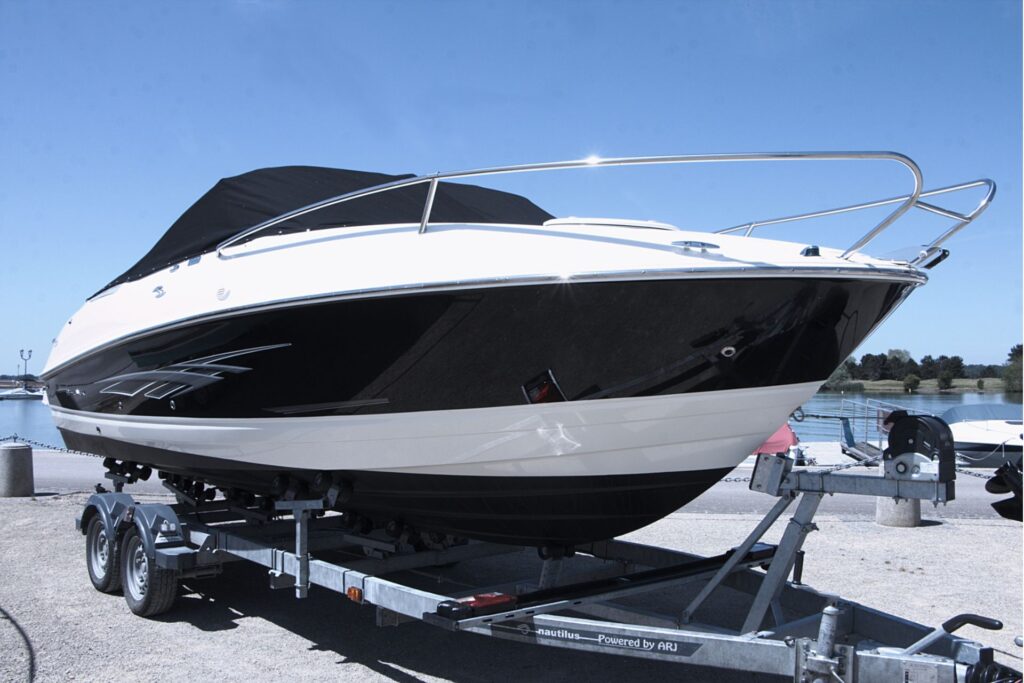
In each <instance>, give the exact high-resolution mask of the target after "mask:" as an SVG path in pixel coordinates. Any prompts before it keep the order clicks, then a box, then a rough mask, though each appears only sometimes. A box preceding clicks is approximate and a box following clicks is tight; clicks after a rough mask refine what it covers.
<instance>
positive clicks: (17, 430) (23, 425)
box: [0, 401, 64, 446]
mask: <svg viewBox="0 0 1024 683" xmlns="http://www.w3.org/2000/svg"><path fill="white" fill-rule="evenodd" d="M12 434H17V435H18V436H21V437H24V438H26V439H32V440H33V441H41V442H43V443H45V444H49V445H53V446H63V445H64V441H63V439H61V438H60V432H58V431H57V428H56V427H54V426H53V420H52V419H51V418H50V408H49V406H45V405H43V402H42V401H0V439H2V438H3V437H5V436H10V435H12Z"/></svg>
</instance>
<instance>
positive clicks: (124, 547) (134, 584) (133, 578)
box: [121, 527, 178, 617]
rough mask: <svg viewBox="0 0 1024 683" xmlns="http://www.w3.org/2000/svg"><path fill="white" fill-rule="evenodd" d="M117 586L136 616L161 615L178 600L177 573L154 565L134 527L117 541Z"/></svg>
mask: <svg viewBox="0 0 1024 683" xmlns="http://www.w3.org/2000/svg"><path fill="white" fill-rule="evenodd" d="M121 586H122V590H123V592H124V599H125V602H127V603H128V608H129V609H130V610H131V611H132V613H133V614H136V615H138V616H140V617H153V616H156V615H158V614H163V613H164V612H166V611H167V610H169V609H170V608H171V606H172V605H173V604H174V599H175V598H176V597H178V576H177V574H176V573H175V572H174V571H172V570H170V569H162V568H160V567H158V566H156V561H155V560H154V559H153V558H152V557H149V556H148V555H147V554H146V544H145V543H143V541H142V536H140V535H139V531H138V529H136V528H135V527H132V528H130V529H128V531H126V532H125V534H124V538H123V540H122V541H121Z"/></svg>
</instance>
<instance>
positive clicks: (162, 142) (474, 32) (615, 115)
mask: <svg viewBox="0 0 1024 683" xmlns="http://www.w3.org/2000/svg"><path fill="white" fill-rule="evenodd" d="M823 149H824V150H839V149H892V150H896V151H900V152H903V153H905V154H908V155H909V156H911V157H912V158H914V159H915V160H916V161H917V162H918V163H919V164H920V165H921V167H922V169H923V171H924V177H925V184H926V186H928V187H937V186H942V185H948V184H952V183H956V182H960V181H963V180H969V179H973V178H977V177H991V178H993V179H994V180H996V182H997V183H998V184H999V192H998V195H997V197H996V201H995V203H994V204H993V206H992V208H991V209H990V210H989V212H988V213H987V214H985V215H984V216H983V217H982V218H980V219H979V220H978V222H977V223H976V224H975V225H972V226H970V227H969V228H967V230H966V231H964V232H963V233H961V234H960V235H958V236H957V237H955V238H954V239H953V240H952V241H951V242H950V243H948V245H947V246H948V247H949V248H950V249H951V250H952V252H953V253H952V256H951V257H950V258H949V260H948V261H947V262H945V263H944V264H942V265H941V266H940V267H938V268H936V269H935V270H934V271H932V281H931V282H930V283H929V284H928V285H927V286H926V287H924V288H923V289H922V290H920V291H918V292H916V293H915V294H914V295H913V296H912V297H911V299H910V300H909V301H908V302H907V304H906V305H905V306H904V307H903V308H902V309H901V310H900V311H898V312H897V313H896V314H895V315H894V316H893V317H892V318H891V319H890V320H889V321H888V322H887V323H886V325H885V326H884V327H883V328H882V329H881V330H880V331H879V332H877V333H876V334H875V335H874V336H873V337H872V338H871V339H869V340H868V342H867V343H866V344H865V345H864V346H863V347H862V348H861V349H860V350H859V351H858V355H859V354H862V353H864V352H884V351H885V350H886V349H888V348H892V347H900V348H907V349H909V350H910V351H911V353H912V354H913V355H914V356H915V357H917V358H920V357H921V356H923V355H925V354H933V355H938V354H941V353H946V354H959V355H961V356H963V357H964V358H965V359H966V360H967V362H984V363H990V362H993V363H998V362H1002V361H1003V360H1004V359H1005V357H1006V352H1007V350H1008V349H1009V347H1010V346H1011V345H1012V344H1015V343H1019V342H1020V341H1021V311H1022V302H1021V258H1022V255H1021V254H1022V251H1021V235H1022V230H1021V5H1020V3H1019V2H1016V1H1013V2H1010V1H1007V2H1001V1H998V0H989V1H986V2H898V3H890V2H856V3H848V2H838V1H837V2H806V1H805V2H710V1H708V2H698V1H691V2H636V1H633V2H604V3H602V2H505V3H494V2H432V3H427V2H366V3H360V2H344V3H326V2H322V3H321V2H304V3H286V2H269V1H250V2H242V1H239V2H220V3H208V2H182V3H160V4H157V3H136V2H124V3H102V2H100V3H76V2H58V3H45V2H12V1H11V0H0V253H2V254H3V257H2V260H3V275H2V277H0V315H2V318H3V321H4V322H3V325H2V326H0V373H5V372H13V371H14V370H15V368H16V366H17V365H18V363H19V361H18V349H20V348H33V349H34V350H35V355H34V357H33V361H32V363H31V365H30V370H35V371H39V370H40V369H41V367H42V360H43V358H44V357H45V355H46V353H47V351H48V348H49V344H50V339H51V338H52V337H53V335H54V334H55V333H56V331H57V330H58V329H59V328H60V326H61V324H62V323H63V321H64V320H66V319H67V317H68V316H70V315H71V314H72V313H73V312H74V311H75V310H76V309H77V308H78V307H79V306H80V305H81V303H82V301H83V300H84V299H85V298H86V297H87V296H89V295H90V294H92V293H93V292H95V291H96V290H97V289H98V288H99V287H101V286H102V285H103V284H104V283H106V282H108V281H109V280H110V279H112V278H113V277H114V276H115V275H117V274H119V273H120V272H121V271H123V270H125V269H126V268H127V267H128V266H129V265H131V264H132V263H133V262H134V261H135V260H137V259H138V258H139V257H140V256H141V255H142V254H143V253H144V252H145V251H146V250H148V249H149V248H150V246H152V244H153V243H154V242H155V241H156V240H157V239H158V237H159V236H160V235H161V234H162V233H163V231H164V230H165V229H166V227H167V226H168V225H170V224H171V223H172V222H173V221H174V220H175V218H177V216H178V215H179V214H180V213H181V212H182V211H184V209H185V208H187V206H188V205H189V204H190V203H191V202H193V201H194V200H195V199H196V198H198V197H199V196H200V195H201V194H202V193H203V192H204V191H205V190H206V189H208V188H209V187H210V186H211V185H213V184H214V183H215V182H216V181H217V179H218V178H221V177H224V176H229V175H234V174H237V173H241V172H244V171H247V170H251V169H253V168H259V167H265V166H275V165H285V164H313V165H325V166H336V167H342V168H357V169H365V170H377V171H383V172H395V173H398V172H417V173H423V172H430V171H436V170H455V169H464V168H474V167H481V166H489V165H500V164H513V163H526V162H533V161H548V160H559V159H569V158H579V157H584V156H587V155H590V154H600V155H603V156H626V155H646V154H686V153H705V152H745V151H778V150H823ZM556 181H557V182H556ZM495 186H497V187H503V188H507V189H511V190H514V191H522V192H524V193H528V194H529V195H530V196H531V198H534V199H535V201H537V203H538V204H540V205H542V206H544V207H545V208H547V209H548V210H549V211H551V212H552V213H555V214H575V215H595V214H596V215H612V216H629V217H639V218H651V219H661V220H668V221H671V222H675V223H676V224H678V225H681V226H685V227H698V228H702V229H703V228H709V229H710V228H718V227H725V226H729V225H733V224H737V223H741V222H744V221H748V220H751V219H756V218H765V217H771V216H774V215H782V214H787V213H792V212H795V211H800V210H812V209H817V208H823V207H827V206H832V205H835V204H840V203H852V202H855V201H859V200H867V199H873V198H877V197H882V196H891V195H896V194H900V193H902V192H904V191H907V190H909V188H910V184H909V179H908V177H907V176H906V174H904V173H901V172H900V171H899V169H898V168H896V167H892V166H890V165H886V164H878V163H875V164H866V163H861V164H825V165H814V166H808V165H802V164H801V165H794V164H788V165H785V166H778V165H776V166H772V167H767V166H758V167H756V168H749V169H747V168H744V169H741V168H738V167H732V166H730V167H728V168H708V167H702V168H696V167H686V168H675V169H669V170H667V171H659V172H658V175H655V174H654V173H653V172H651V171H650V170H649V169H647V170H636V169H632V170H628V171H627V170H621V169H618V170H614V171H601V172H599V173H596V174H595V173H594V172H592V171H585V172H573V173H565V174H564V176H558V177H555V176H552V175H545V176H534V177H516V178H510V179H508V180H504V181H500V182H499V181H495ZM976 196H977V195H972V196H970V197H964V198H961V199H957V200H950V202H951V203H950V205H951V206H952V207H953V208H960V209H966V208H967V207H968V206H969V205H970V204H971V203H972V201H973V200H974V199H975V198H976ZM872 217H875V218H877V216H875V215H872V216H866V217H863V218H861V219H859V220H856V221H854V220H834V221H824V222H821V223H819V224H817V225H814V226H802V227H800V228H799V229H796V230H790V229H786V228H775V229H771V230H770V232H766V233H765V235H766V236H776V237H779V238H785V239H794V240H795V241H809V242H810V241H813V242H818V243H821V244H827V245H830V246H841V247H845V246H847V245H848V244H850V243H852V242H853V241H854V240H855V239H856V237H857V236H859V234H860V233H862V232H864V231H865V230H866V229H867V228H868V227H870V226H869V225H868V223H869V222H870V219H871V218H872ZM945 225H946V224H945V223H943V222H942V221H941V220H937V219H932V220H923V217H921V216H917V217H914V218H913V219H912V220H910V221H907V222H906V224H905V225H902V224H901V227H900V228H894V229H893V230H890V231H889V232H888V234H887V235H886V236H885V240H882V241H880V243H879V244H878V245H877V246H876V245H873V252H872V253H883V252H885V251H887V250H888V249H890V248H896V247H900V246H906V245H913V244H920V243H922V242H923V241H926V240H927V239H928V238H930V237H931V236H933V235H935V234H938V232H940V231H941V230H942V229H944V227H945ZM869 251H872V250H869Z"/></svg>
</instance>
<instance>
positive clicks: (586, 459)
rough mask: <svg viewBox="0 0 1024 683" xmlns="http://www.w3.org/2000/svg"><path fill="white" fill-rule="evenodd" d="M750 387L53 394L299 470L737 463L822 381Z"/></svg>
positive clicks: (643, 468) (77, 425)
mask: <svg viewBox="0 0 1024 683" xmlns="http://www.w3.org/2000/svg"><path fill="white" fill-rule="evenodd" d="M819 384H820V383H819V382H810V383H805V384H794V385H786V386H776V387H762V388H755V389H735V390H727V391H715V392H701V393H692V394H672V395H663V396H649V397H639V398H621V399H605V400H594V401H572V402H564V403H547V404H538V405H521V406H508V407H497V408H478V409H469V410H452V411H424V412H415V413H396V414H384V415H365V416H361V415H354V416H330V417H294V418H288V417H279V418H260V419H198V418H193V419H175V418H166V417H164V418H161V417H139V416H134V417H133V416H111V415H100V414H97V413H86V412H79V411H72V410H67V409H64V408H60V407H56V406H51V410H52V411H53V415H54V419H55V421H56V423H57V426H58V427H59V428H61V429H66V430H70V431H72V432H78V433H81V434H87V435H93V436H95V435H97V430H99V435H102V436H103V437H106V438H109V439H115V440H118V441H123V442H127V443H131V444H136V445H140V446H148V447H152V448H160V449H164V450H170V451H177V452H182V453H189V454H193V455H199V456H207V457H212V458H219V459H224V460H231V461H235V462H240V463H248V464H252V465H264V466H267V465H269V466H273V467H280V468H282V469H293V470H300V469H305V470H313V471H319V470H369V471H382V472H393V473H422V474H450V475H474V476H537V477H544V476H581V475H604V474H651V473H659V472H685V471H694V470H708V469H718V468H732V467H735V466H736V465H738V464H739V463H740V462H741V461H742V460H743V459H744V458H745V457H746V456H747V455H749V454H750V453H751V452H753V450H754V449H755V448H756V447H757V446H759V445H760V444H761V443H763V441H764V440H765V439H766V438H767V437H768V436H769V435H770V434H771V433H772V432H774V431H775V430H776V429H778V427H779V426H780V425H781V424H782V423H783V422H785V420H786V418H787V417H788V415H789V413H790V412H792V410H793V409H795V408H796V407H797V406H799V405H800V404H801V403H803V402H804V401H806V400H807V399H808V398H810V397H811V396H812V395H814V393H815V392H816V391H817V389H818V387H819Z"/></svg>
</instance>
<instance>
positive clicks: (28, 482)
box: [0, 443, 35, 498]
mask: <svg viewBox="0 0 1024 683" xmlns="http://www.w3.org/2000/svg"><path fill="white" fill-rule="evenodd" d="M34 493H35V478H34V476H33V474H32V447H31V446H29V445H27V444H23V443H5V444H3V445H0V498H12V497H15V496H31V495H33V494H34Z"/></svg>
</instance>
